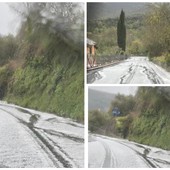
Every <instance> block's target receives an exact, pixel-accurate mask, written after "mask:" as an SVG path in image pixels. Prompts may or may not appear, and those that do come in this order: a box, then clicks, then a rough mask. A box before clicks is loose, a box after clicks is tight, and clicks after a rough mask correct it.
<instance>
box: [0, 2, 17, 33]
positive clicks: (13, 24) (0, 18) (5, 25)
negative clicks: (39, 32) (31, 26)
mask: <svg viewBox="0 0 170 170" xmlns="http://www.w3.org/2000/svg"><path fill="white" fill-rule="evenodd" d="M10 4H12V3H2V2H0V34H1V35H8V34H14V35H15V34H16V32H17V30H18V28H19V25H20V18H19V16H18V15H17V14H16V12H15V11H13V10H12V9H11V8H10Z"/></svg>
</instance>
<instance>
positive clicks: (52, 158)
mask: <svg viewBox="0 0 170 170" xmlns="http://www.w3.org/2000/svg"><path fill="white" fill-rule="evenodd" d="M0 167H4V168H5V167H10V168H35V167H39V168H42V167H43V168H47V167H58V168H59V167H60V168H62V167H67V168H72V167H84V127H83V125H81V124H78V123H76V122H73V121H72V120H70V119H66V118H62V117H58V116H55V115H53V114H48V113H43V112H39V111H34V110H31V109H25V108H22V107H19V106H14V105H8V104H3V103H1V104H0Z"/></svg>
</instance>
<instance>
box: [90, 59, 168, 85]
mask: <svg viewBox="0 0 170 170" xmlns="http://www.w3.org/2000/svg"><path fill="white" fill-rule="evenodd" d="M87 82H88V83H94V84H169V83H170V73H169V72H167V71H166V70H164V69H163V68H161V67H159V66H157V65H156V64H154V63H152V62H150V61H149V60H148V58H147V57H131V58H129V59H127V60H125V61H123V62H122V63H120V64H118V65H114V66H110V67H105V68H103V69H99V70H93V71H90V72H89V73H88V74H87Z"/></svg>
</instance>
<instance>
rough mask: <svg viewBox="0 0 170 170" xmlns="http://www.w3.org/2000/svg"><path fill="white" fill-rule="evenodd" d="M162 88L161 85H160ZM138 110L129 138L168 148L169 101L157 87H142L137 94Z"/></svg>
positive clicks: (169, 144) (169, 147) (169, 146)
mask: <svg viewBox="0 0 170 170" xmlns="http://www.w3.org/2000/svg"><path fill="white" fill-rule="evenodd" d="M162 88H163V87H162ZM137 95H138V96H137V104H136V107H137V108H138V109H137V110H138V112H139V113H140V114H139V116H138V117H136V119H134V121H133V123H132V126H131V128H130V129H131V130H130V134H129V139H131V140H133V141H137V142H139V143H144V144H148V145H152V146H157V147H161V148H164V149H170V114H169V110H170V101H169V100H168V99H167V98H166V97H165V96H166V95H167V93H165V92H162V91H160V90H159V88H157V87H155V88H153V87H143V88H141V89H140V90H139V91H138V94H137Z"/></svg>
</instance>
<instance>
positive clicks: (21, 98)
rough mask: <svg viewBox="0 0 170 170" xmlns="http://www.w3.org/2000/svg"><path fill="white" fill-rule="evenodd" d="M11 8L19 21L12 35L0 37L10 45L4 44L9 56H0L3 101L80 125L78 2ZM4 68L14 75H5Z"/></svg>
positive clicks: (80, 15) (80, 11)
mask: <svg viewBox="0 0 170 170" xmlns="http://www.w3.org/2000/svg"><path fill="white" fill-rule="evenodd" d="M12 8H13V9H14V10H15V11H16V12H17V13H18V14H19V15H20V16H21V17H22V23H21V28H20V30H19V32H18V34H17V36H16V37H3V39H4V42H5V43H6V41H5V40H6V39H7V40H9V38H10V42H11V43H6V44H5V45H6V46H7V52H8V53H9V55H8V53H7V52H6V53H4V54H2V53H1V52H0V58H1V56H2V58H5V61H4V62H3V63H2V65H4V64H5V63H7V64H8V65H7V66H6V67H5V66H3V67H2V68H1V70H2V71H1V72H2V73H1V72H0V76H1V77H0V78H1V81H2V82H3V83H0V85H1V84H2V86H5V88H6V90H5V93H3V94H2V95H1V97H4V99H6V100H7V101H9V102H12V103H16V104H19V105H22V106H25V107H31V108H35V109H38V110H43V111H48V112H53V113H56V114H58V115H61V116H66V117H71V118H74V119H76V120H79V121H82V120H83V98H84V97H83V86H84V85H83V84H84V83H83V77H84V76H83V61H84V59H83V58H84V56H83V51H84V49H83V46H84V45H83V35H84V33H83V29H84V28H83V27H84V26H83V24H84V23H83V8H82V4H81V3H20V4H19V3H15V4H13V5H12ZM7 42H8V41H7ZM11 44H12V45H11ZM1 47H2V46H1V43H0V48H1ZM5 68H9V69H10V70H12V74H11V72H9V71H5V73H3V69H5ZM7 70H8V69H7ZM8 72H9V73H8ZM7 73H8V76H7V77H5V75H6V74H7ZM5 83H6V84H5ZM3 91H4V90H3Z"/></svg>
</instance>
